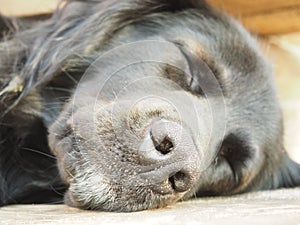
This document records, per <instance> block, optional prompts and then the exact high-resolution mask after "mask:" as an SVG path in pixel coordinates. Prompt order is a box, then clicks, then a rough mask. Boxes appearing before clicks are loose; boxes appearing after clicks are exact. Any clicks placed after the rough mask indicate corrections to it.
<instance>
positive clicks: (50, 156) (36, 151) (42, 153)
mask: <svg viewBox="0 0 300 225" xmlns="http://www.w3.org/2000/svg"><path fill="white" fill-rule="evenodd" d="M22 150H26V151H30V152H34V153H37V154H40V155H43V156H46V157H49V158H51V159H56V158H55V157H54V156H53V155H50V154H47V153H45V152H41V151H39V150H35V149H32V148H25V147H24V148H22Z"/></svg>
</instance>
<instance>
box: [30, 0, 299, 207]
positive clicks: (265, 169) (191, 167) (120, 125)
mask: <svg viewBox="0 0 300 225" xmlns="http://www.w3.org/2000/svg"><path fill="white" fill-rule="evenodd" d="M137 2H138V1H137ZM142 2H143V1H140V2H139V4H136V2H134V1H124V2H123V3H122V2H116V1H101V2H99V3H97V2H88V3H76V2H74V3H73V2H72V1H71V2H70V3H67V5H66V6H65V7H64V9H63V10H62V13H58V14H57V15H56V17H54V18H53V19H52V20H53V21H54V22H55V24H54V25H53V23H54V22H53V21H50V22H49V24H48V25H47V26H48V27H52V28H51V29H50V28H47V29H49V33H50V31H51V30H52V31H55V32H54V33H52V34H51V35H50V37H40V39H38V40H40V42H38V41H37V42H36V43H37V44H36V45H37V47H36V48H41V47H43V49H49V52H47V51H45V50H39V51H40V54H37V55H38V57H39V58H37V59H35V58H34V57H35V56H33V59H31V61H32V65H35V64H34V62H36V60H39V62H38V65H39V66H35V67H34V68H35V69H36V68H39V73H37V72H36V70H35V72H36V74H38V75H37V79H36V80H37V81H38V80H39V76H46V75H47V74H48V75H49V74H50V76H52V78H51V79H52V81H51V82H49V79H48V81H47V79H40V80H42V81H43V82H44V85H41V86H42V87H43V88H44V87H45V86H46V87H47V88H46V89H40V90H41V96H43V98H44V99H45V101H46V102H47V104H48V105H50V106H51V104H52V105H53V104H58V105H62V108H59V107H58V109H59V110H57V111H60V112H59V114H58V115H56V114H57V112H56V111H55V110H54V111H55V112H54V113H53V112H52V113H48V114H47V113H44V115H43V118H44V121H46V122H45V123H46V124H49V126H50V125H51V126H50V129H49V145H50V148H51V150H52V151H53V153H54V154H55V155H56V157H57V160H58V167H59V170H60V175H61V177H62V179H63V181H64V182H65V183H66V184H67V186H68V191H67V193H66V195H65V201H66V203H67V204H69V205H72V206H76V207H81V208H87V209H101V210H109V211H137V210H143V209H150V208H158V207H163V206H166V205H169V204H171V203H173V202H176V201H178V200H180V199H188V198H190V197H194V196H207V195H210V196H211V195H230V194H235V193H241V192H245V191H250V190H258V189H265V188H276V187H280V186H289V185H295V183H296V182H295V179H293V176H294V175H295V174H297V175H298V174H299V173H298V172H299V171H298V169H296V165H295V164H293V163H291V162H290V160H289V159H288V158H287V157H286V155H285V153H284V151H283V145H282V124H281V123H282V122H281V115H280V109H279V106H278V102H277V99H276V95H275V91H274V87H273V81H272V72H271V69H270V66H269V64H268V63H267V62H266V60H265V59H264V57H263V56H262V54H261V53H260V51H259V50H258V47H257V45H256V43H255V41H253V40H252V39H251V37H250V35H249V34H248V33H247V32H246V31H245V30H244V29H243V28H242V27H241V26H240V25H238V24H237V23H236V22H235V21H233V20H232V19H230V18H228V17H227V16H224V15H223V14H220V13H218V12H214V11H213V10H211V9H210V8H209V7H207V5H206V4H205V3H203V2H202V1H198V2H194V1H178V3H176V4H175V3H173V2H172V1H167V0H166V1H162V2H160V1H146V2H143V3H142ZM78 4H79V5H78ZM91 5H92V6H93V7H91ZM133 15H136V17H135V16H133ZM78 18H83V19H82V20H78ZM99 21H100V22H99ZM59 24H64V26H65V27H61V25H59ZM56 29H57V30H56ZM89 32H90V33H89ZM45 38H46V40H45ZM74 46H75V47H74ZM62 49H63V50H62ZM54 56H55V57H54ZM49 59H50V60H49ZM47 60H48V61H47ZM43 62H44V64H43ZM41 68H42V69H41ZM58 68H63V69H62V70H60V72H57V71H59V70H58ZM49 71H50V72H49ZM45 74H46V75H45ZM53 74H55V76H56V77H53ZM57 74H59V75H57ZM64 77H66V78H64ZM72 77H73V78H72ZM74 77H76V78H78V80H77V81H78V83H77V81H76V85H75V86H74V85H73V86H72V85H69V83H68V82H67V81H68V79H70V78H72V79H75V78H74ZM64 79H65V80H64ZM72 79H71V80H72ZM45 80H46V81H47V82H45ZM37 83H38V82H37ZM41 83H42V82H41ZM66 88H68V89H69V90H70V91H71V92H72V95H71V96H70V99H69V100H67V101H58V99H60V98H59V97H57V96H59V94H57V92H56V95H51V94H49V93H50V92H49V90H50V89H51V90H52V91H53V90H54V91H55V90H57V91H59V90H65V89H66ZM52 94H53V93H52ZM51 96H52V97H51ZM60 97H61V96H60ZM47 104H45V105H47ZM45 107H46V106H45ZM60 109H61V110H60ZM290 165H291V168H293V169H288V166H290ZM283 168H286V169H283ZM296 171H297V172H296ZM285 175H286V177H288V181H287V180H286V178H285ZM298 181H299V180H298Z"/></svg>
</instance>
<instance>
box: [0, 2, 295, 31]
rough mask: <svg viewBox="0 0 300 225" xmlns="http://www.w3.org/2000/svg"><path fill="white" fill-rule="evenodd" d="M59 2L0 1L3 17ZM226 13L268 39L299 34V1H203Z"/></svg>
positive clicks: (48, 8)
mask: <svg viewBox="0 0 300 225" xmlns="http://www.w3.org/2000/svg"><path fill="white" fill-rule="evenodd" d="M58 2H59V0H0V12H1V13H4V14H6V15H17V16H21V15H22V16H24V15H32V14H35V13H41V12H43V13H45V12H51V11H52V10H54V9H55V8H56V6H57V3H58ZM207 2H209V3H210V4H211V5H213V6H214V7H216V8H218V9H220V10H223V11H227V12H229V13H230V14H232V15H233V16H234V17H236V18H237V19H238V20H240V21H241V22H242V23H243V24H244V25H245V26H246V27H247V28H248V29H249V30H250V31H252V32H255V33H259V34H263V35H266V34H267V35H269V34H281V33H289V32H295V31H300V0H207Z"/></svg>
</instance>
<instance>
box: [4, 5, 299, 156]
mask: <svg viewBox="0 0 300 225" xmlns="http://www.w3.org/2000/svg"><path fill="white" fill-rule="evenodd" d="M58 2H59V1H58V0H0V13H1V14H4V15H7V16H29V15H34V14H40V13H49V12H51V11H53V10H54V9H55V8H56V6H57V4H58ZM207 2H209V3H210V4H211V5H213V6H214V7H216V8H218V9H220V10H223V11H226V12H228V13H229V14H231V15H233V16H234V17H235V18H236V19H237V20H239V21H241V22H242V23H243V24H244V25H245V27H246V28H248V29H249V30H250V31H251V32H252V33H253V34H254V36H255V37H256V38H257V39H258V40H259V42H260V43H261V46H262V49H263V50H264V52H265V54H266V55H267V57H269V59H270V60H271V61H272V62H273V65H274V71H275V76H276V77H275V78H276V85H277V87H278V96H279V99H280V102H281V106H282V109H283V115H284V119H285V120H284V122H285V143H286V148H287V150H288V152H289V154H290V155H291V156H292V157H293V158H294V159H295V160H297V161H298V162H300V0H207Z"/></svg>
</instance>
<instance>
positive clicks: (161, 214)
mask: <svg viewBox="0 0 300 225" xmlns="http://www.w3.org/2000/svg"><path fill="white" fill-rule="evenodd" d="M0 218H1V219H0V224H1V225H23V224H24V225H56V224H63V225H83V224H89V225H96V224H97V225H99V224H110V225H114V224H116V225H120V224H122V225H126V224H133V225H135V224H136V225H139V224H143V225H156V224H163V225H169V224H170V225H177V224H178V225H184V224H187V225H202V224H203V225H204V224H205V225H227V224H228V225H299V224H300V188H299V189H291V190H276V191H267V192H257V193H251V194H246V195H241V196H236V197H225V198H212V199H198V200H193V201H188V202H181V203H177V204H175V205H173V206H170V207H168V208H165V209H160V210H151V211H142V212H136V213H107V212H91V211H82V210H78V209H74V208H69V207H67V206H64V205H29V206H20V205H18V206H10V207H4V208H0Z"/></svg>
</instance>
